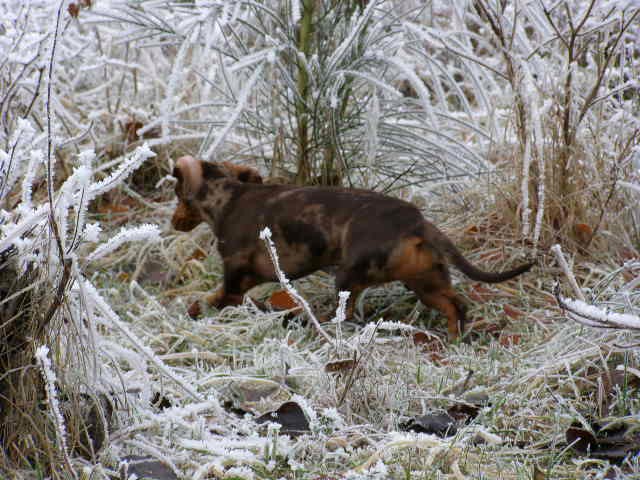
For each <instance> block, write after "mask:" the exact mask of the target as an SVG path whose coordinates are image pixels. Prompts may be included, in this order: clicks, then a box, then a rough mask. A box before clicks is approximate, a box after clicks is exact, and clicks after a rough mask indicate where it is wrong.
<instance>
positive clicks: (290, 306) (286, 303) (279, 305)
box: [269, 290, 302, 311]
mask: <svg viewBox="0 0 640 480" xmlns="http://www.w3.org/2000/svg"><path fill="white" fill-rule="evenodd" d="M269 304H270V305H271V307H272V308H273V309H275V310H297V311H302V309H301V308H300V307H299V306H298V304H297V303H296V301H295V300H294V299H293V297H292V296H291V295H290V294H289V293H288V292H287V291H286V290H278V291H275V292H273V293H272V294H271V296H270V297H269Z"/></svg>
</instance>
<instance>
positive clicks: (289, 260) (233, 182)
mask: <svg viewBox="0 0 640 480" xmlns="http://www.w3.org/2000/svg"><path fill="white" fill-rule="evenodd" d="M173 176H174V177H175V178H176V179H177V184H176V190H175V191H176V195H177V197H178V206H177V208H176V210H175V213H174V215H173V218H172V224H173V226H174V228H175V229H176V230H179V231H190V230H192V229H193V228H195V227H196V226H197V225H198V224H200V223H201V222H206V223H208V224H209V225H210V227H211V228H212V229H213V232H214V233H215V235H216V237H217V238H218V251H219V252H220V256H221V257H222V261H223V266H224V282H223V285H222V286H221V287H220V288H219V289H218V290H217V291H216V292H215V293H214V294H212V295H209V296H208V297H207V299H206V300H207V302H208V303H209V304H210V305H212V306H215V307H217V308H222V307H224V306H227V305H238V304H240V303H241V302H242V298H243V295H244V294H245V292H247V291H248V290H249V289H251V288H252V287H254V286H256V285H258V284H261V283H264V282H269V281H274V280H277V277H276V274H275V271H274V267H273V265H272V263H271V260H270V257H269V253H268V251H267V249H266V246H265V245H264V243H263V241H262V240H260V238H259V232H260V231H261V230H262V229H264V228H265V227H269V228H270V230H271V232H272V239H273V241H274V243H275V245H276V249H277V252H278V256H279V260H280V266H281V268H282V270H283V271H284V273H285V274H286V275H287V277H288V278H289V279H296V278H300V277H303V276H305V275H308V274H310V273H312V272H314V271H316V270H318V269H321V268H323V267H327V266H335V267H336V279H335V284H336V289H337V291H344V290H346V291H349V292H351V295H350V297H349V301H348V303H347V317H351V316H352V315H353V307H354V303H355V300H356V298H357V297H358V295H359V294H360V293H361V292H362V291H363V290H364V289H365V288H367V287H369V286H373V285H378V284H382V283H386V282H391V281H394V280H399V281H401V282H402V283H404V284H405V285H406V286H407V287H408V288H409V289H410V290H413V291H414V292H415V293H416V295H417V296H418V298H419V299H420V301H421V302H422V303H423V304H424V305H425V306H427V307H431V308H434V309H437V310H439V311H440V312H442V313H443V314H444V315H445V316H446V317H447V320H448V323H447V327H448V334H449V338H451V339H455V338H458V337H459V336H460V335H461V334H462V333H464V322H465V311H466V307H465V304H464V302H463V300H462V299H461V297H460V296H459V295H458V294H456V292H455V290H454V289H453V288H452V286H451V276H450V273H449V267H448V262H451V263H452V264H453V265H455V266H456V267H457V268H458V269H459V270H460V271H461V272H462V273H464V274H465V275H466V276H468V277H469V278H471V279H473V280H477V281H481V282H488V283H498V282H503V281H505V280H509V279H511V278H514V277H516V276H517V275H520V274H522V273H524V272H527V271H528V270H529V269H530V268H531V267H532V266H533V264H534V262H530V263H526V264H523V265H520V266H518V267H516V268H514V269H512V270H507V271H503V272H486V271H483V270H480V269H478V268H477V267H475V266H474V265H472V264H471V263H470V262H469V261H468V260H467V259H465V258H464V256H463V255H462V253H460V251H459V250H458V249H457V248H456V246H455V245H454V244H453V243H452V242H451V240H449V238H448V237H447V236H446V235H445V234H444V233H442V232H441V231H440V230H438V228H436V226H435V225H433V224H432V223H430V222H429V221H427V220H425V219H424V217H423V216H422V213H421V212H420V210H419V209H418V208H417V207H416V206H414V205H412V204H411V203H408V202H405V201H403V200H400V199H397V198H393V197H389V196H386V195H382V194H380V193H376V192H372V191H368V190H360V189H347V188H339V187H318V186H316V187H311V186H308V187H305V186H294V185H267V184H263V182H262V177H261V176H260V174H259V173H258V172H257V171H256V170H254V169H252V168H249V167H242V166H237V165H233V164H231V163H229V162H222V163H211V162H205V161H201V160H198V159H195V158H193V157H191V156H184V157H181V158H179V159H178V160H177V162H176V166H175V168H174V170H173Z"/></svg>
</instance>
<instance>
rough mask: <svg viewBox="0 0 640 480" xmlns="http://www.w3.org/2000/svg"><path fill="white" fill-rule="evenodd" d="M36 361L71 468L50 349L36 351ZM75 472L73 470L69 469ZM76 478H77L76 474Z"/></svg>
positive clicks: (60, 440)
mask: <svg viewBox="0 0 640 480" xmlns="http://www.w3.org/2000/svg"><path fill="white" fill-rule="evenodd" d="M36 360H37V362H38V365H40V369H41V371H42V377H43V378H44V383H45V389H46V391H47V402H48V403H49V408H50V409H51V416H52V417H53V424H54V425H55V429H56V435H57V440H58V442H59V444H58V447H59V449H60V452H61V453H62V456H63V458H64V460H65V463H66V464H67V466H68V467H70V466H71V461H70V460H69V452H68V448H67V432H66V428H65V424H64V418H63V417H62V413H61V412H60V403H59V401H58V391H57V389H56V374H55V373H54V372H53V369H52V367H51V360H50V359H49V347H47V346H46V345H42V346H41V347H38V349H37V350H36ZM69 470H70V471H72V472H73V469H71V468H69ZM74 478H77V476H76V475H75V474H74Z"/></svg>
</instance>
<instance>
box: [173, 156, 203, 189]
mask: <svg viewBox="0 0 640 480" xmlns="http://www.w3.org/2000/svg"><path fill="white" fill-rule="evenodd" d="M173 176H174V177H176V178H177V179H178V185H177V186H176V193H177V194H178V197H180V198H184V199H188V198H193V197H194V196H195V195H196V193H198V191H199V190H200V187H202V182H203V178H202V162H201V161H200V160H197V159H195V158H193V157H192V156H190V155H185V156H184V157H180V158H179V159H178V161H177V162H176V166H175V168H174V169H173Z"/></svg>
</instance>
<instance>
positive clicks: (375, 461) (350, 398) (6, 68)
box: [0, 0, 640, 479]
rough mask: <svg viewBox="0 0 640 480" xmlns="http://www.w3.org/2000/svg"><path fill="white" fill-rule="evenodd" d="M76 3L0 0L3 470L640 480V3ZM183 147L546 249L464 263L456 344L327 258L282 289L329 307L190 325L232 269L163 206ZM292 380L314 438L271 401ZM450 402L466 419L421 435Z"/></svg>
mask: <svg viewBox="0 0 640 480" xmlns="http://www.w3.org/2000/svg"><path fill="white" fill-rule="evenodd" d="M451 3H453V5H451ZM311 4H313V6H314V8H316V7H317V10H313V11H310V10H309V6H310V5H311ZM73 5H74V7H71V2H69V1H66V0H65V1H61V2H51V1H48V0H41V1H37V0H33V1H30V2H24V1H22V0H5V1H4V2H0V416H1V418H2V422H0V439H1V440H0V442H2V444H3V445H2V446H3V448H2V450H1V451H0V476H8V477H10V478H12V477H14V476H15V477H17V478H20V477H25V478H46V477H53V478H56V479H59V478H71V477H77V478H94V479H103V478H104V479H106V478H113V477H120V478H122V476H124V475H125V473H123V472H125V471H126V467H124V464H126V463H127V462H128V461H130V460H131V457H132V456H144V457H152V458H155V459H156V460H157V461H158V462H160V463H161V464H163V465H164V466H165V467H166V468H168V469H170V470H171V471H173V472H174V473H175V474H176V475H177V476H178V477H180V478H189V479H191V478H202V479H206V478H265V479H271V478H273V479H275V478H300V479H303V478H309V479H319V478H326V479H329V478H381V479H386V478H456V479H459V478H477V479H480V478H514V479H529V478H536V479H537V478H541V476H540V475H543V476H544V478H585V477H587V478H588V477H591V478H604V476H605V475H606V474H607V472H608V471H609V470H610V468H613V469H615V471H616V472H617V473H618V478H636V477H638V476H639V475H640V467H639V466H638V456H637V451H638V449H639V448H640V447H638V445H637V443H638V440H637V424H638V415H640V404H639V401H638V389H639V385H640V365H639V364H640V357H639V356H638V347H637V345H638V340H639V339H638V330H637V318H638V315H639V314H640V301H639V300H640V295H639V294H638V286H639V285H640V280H639V279H640V271H639V267H638V261H637V259H638V241H639V238H640V234H639V230H638V225H639V224H640V221H639V220H640V210H638V202H637V199H638V196H637V192H638V188H639V187H638V184H639V183H640V173H639V171H638V167H639V166H640V163H638V158H639V157H638V155H639V152H638V143H639V141H640V135H639V132H640V127H639V124H638V118H640V115H639V114H638V95H637V92H638V90H637V86H638V85H637V79H638V78H639V71H640V64H639V63H638V50H637V42H635V40H637V36H638V32H639V30H640V27H639V25H640V23H639V21H638V17H639V15H640V10H638V5H637V2H617V1H616V2H613V1H602V2H599V1H583V0H567V1H561V2H553V4H550V3H549V2H530V3H526V4H522V3H520V2H492V1H489V0H479V1H476V2H473V3H469V4H467V3H465V2H446V1H443V2H440V1H433V2H426V3H425V2H423V1H417V0H416V1H413V0H411V1H401V2H400V1H399V2H391V1H369V2H359V1H355V0H354V1H352V2H349V1H345V2H329V1H327V2H308V1H306V0H304V1H303V0H300V1H292V2H286V1H280V0H268V1H264V2H251V1H247V2H244V1H235V0H231V1H219V2H208V1H195V2H191V1H180V2H170V1H166V0H143V1H140V2H128V1H119V0H93V1H92V2H88V1H86V0H78V1H77V2H73ZM305 6H306V7H305ZM520 7H522V8H520ZM314 21H315V22H318V27H317V29H316V31H315V33H314V30H313V29H309V28H307V27H308V25H307V24H306V23H305V22H312V23H313V22H314ZM304 25H307V27H304ZM634 42H635V43H634ZM183 153H190V154H198V155H201V156H204V157H206V158H208V159H212V160H215V159H223V160H231V161H233V162H242V163H247V164H250V165H253V166H257V167H258V168H260V169H261V172H262V173H263V174H265V176H267V175H269V174H271V175H274V176H278V177H280V180H283V177H284V180H287V181H302V180H308V181H321V182H328V181H330V180H331V179H332V178H333V177H334V174H335V176H337V178H338V179H339V180H340V181H341V182H342V183H343V184H345V185H350V184H353V185H358V186H365V187H368V188H375V189H377V190H381V191H388V192H393V194H395V195H400V196H403V197H404V198H407V199H411V200H413V201H415V202H416V203H418V204H420V205H421V206H422V207H423V210H424V212H425V215H426V216H427V217H428V218H430V219H433V220H435V222H436V223H437V224H438V225H439V226H440V227H441V228H443V230H445V231H446V232H447V234H449V235H450V236H451V237H452V238H453V239H454V240H455V243H456V244H458V245H460V246H461V247H462V250H463V251H464V252H465V255H466V256H467V257H468V258H470V259H471V260H472V261H473V262H474V263H477V264H478V265H481V266H482V267H484V268H486V269H494V270H498V269H503V268H507V267H509V266H512V265H514V264H516V263H519V262H520V261H521V260H522V257H523V256H529V255H534V254H536V255H537V257H538V265H537V266H536V267H535V269H534V270H533V271H532V272H531V273H528V274H526V275H523V276H521V277H519V278H518V279H517V280H515V281H512V282H510V283H508V284H506V285H505V284H500V285H495V286H491V287H488V286H481V285H476V284H474V283H472V282H470V281H468V280H466V279H464V278H460V282H459V283H457V284H456V288H457V289H458V290H459V291H460V292H461V293H462V294H463V295H464V296H466V297H468V299H469V303H470V306H471V310H470V312H469V315H470V318H471V320H472V324H471V325H470V326H469V327H470V328H469V330H470V333H469V334H468V336H467V338H466V342H465V343H459V344H458V343H456V344H449V343H448V342H446V341H445V340H444V338H445V335H444V331H445V329H444V321H443V319H442V318H441V317H440V316H439V315H436V314H434V313H433V312H429V311H425V309H424V308H423V307H421V306H419V305H418V304H417V302H416V299H415V297H413V296H412V295H411V294H410V293H407V292H406V290H404V289H403V288H402V287H401V286H399V285H390V286H386V287H380V288H376V289H370V290H369V291H367V293H366V295H365V296H364V298H363V300H362V301H361V302H359V303H358V305H357V308H356V312H357V315H356V317H357V320H358V321H357V322H351V321H347V322H343V321H340V315H339V314H338V315H336V312H335V298H334V291H333V278H332V276H331V274H330V272H319V273H317V274H315V275H313V276H310V277H308V278H306V279H304V280H301V281H298V282H295V284H294V286H295V288H296V291H297V292H298V293H299V294H300V295H301V297H302V298H304V299H305V300H306V301H307V302H308V304H309V309H310V310H311V311H312V312H313V313H314V314H315V315H316V317H317V319H323V318H332V317H334V316H336V317H337V321H334V322H324V323H322V324H321V325H320V326H318V325H315V324H314V323H313V322H311V321H309V319H308V318H306V317H304V316H303V317H301V318H297V319H292V318H289V316H287V315H286V314H285V313H283V312H263V311H261V310H259V309H257V308H256V307H255V305H253V304H252V302H251V301H250V300H249V299H247V301H246V303H245V304H244V305H243V306H241V307H237V308H227V309H225V310H223V311H216V310H213V309H205V310H204V312H203V316H202V318H199V319H197V320H192V319H191V318H189V317H188V315H187V309H188V307H189V306H190V305H191V303H192V302H193V301H194V300H198V299H201V298H202V297H203V296H204V295H205V294H206V293H209V292H210V291H211V290H213V289H214V288H215V287H217V286H218V285H219V283H220V281H221V275H222V268H221V265H220V262H219V258H218V257H217V255H216V254H215V238H214V237H213V236H212V234H211V232H210V231H209V229H208V228H207V227H206V226H204V225H203V226H200V227H198V228H197V229H195V230H194V231H192V232H189V233H186V234H184V233H177V232H175V231H174V230H173V229H172V228H171V226H170V223H169V219H170V216H171V214H172V210H173V208H174V207H175V198H174V195H173V192H172V188H173V184H172V181H171V179H170V178H168V177H167V174H168V173H170V172H171V168H172V166H173V160H174V159H175V158H177V157H178V156H179V155H180V154H183ZM556 243H560V244H562V249H561V250H560V249H558V248H555V247H554V248H553V249H552V247H553V245H554V244H556ZM562 252H563V253H562ZM563 260H564V261H563ZM556 282H558V283H559V285H560V289H559V290H558V291H556V290H555V288H554V285H556ZM276 288H278V287H277V286H275V285H273V284H272V285H265V286H260V287H258V288H256V289H254V291H252V295H253V296H254V297H255V298H256V299H258V300H264V299H265V298H267V297H268V296H269V294H270V293H271V292H272V291H273V290H274V289H276ZM557 300H560V302H561V305H562V307H563V308H564V309H566V311H562V309H560V308H558V302H557ZM573 320H575V322H574V321H573ZM580 322H581V323H580ZM594 327H607V328H605V329H595V328H594ZM318 328H321V329H322V330H323V332H324V333H325V334H326V338H325V336H323V335H322V334H320V333H319V332H318ZM327 338H328V339H330V340H331V341H327ZM338 361H342V362H343V363H336V362H338ZM289 400H290V401H293V402H296V403H297V404H298V405H300V406H301V407H302V409H303V410H304V412H305V417H306V419H307V420H308V422H309V424H310V432H309V433H308V434H306V435H302V436H298V437H289V436H288V435H286V434H284V433H282V432H281V431H280V430H281V429H278V428H277V427H274V426H273V425H271V426H268V425H264V424H258V423H256V422H255V421H254V420H255V418H256V417H257V416H258V415H260V414H263V413H266V412H269V411H273V410H275V409H276V408H278V407H279V406H280V405H281V404H282V403H283V402H285V401H289ZM447 410H449V411H452V412H458V413H459V412H463V413H464V412H469V411H472V412H476V411H477V415H475V413H474V415H475V416H473V415H472V416H473V418H472V419H471V421H470V423H468V424H466V425H464V424H463V422H459V424H458V431H457V433H456V435H454V436H452V437H448V438H440V437H436V436H431V435H425V434H418V433H410V432H406V431H404V429H403V425H405V424H406V422H407V420H409V419H411V418H413V417H415V416H416V415H422V414H426V413H429V412H432V411H435V412H440V411H447ZM598 425H600V426H602V425H608V429H609V431H610V432H614V433H617V432H618V430H616V428H617V427H616V425H625V426H626V427H628V429H627V431H626V437H624V439H623V440H622V441H623V442H626V445H629V444H631V445H635V447H633V449H632V450H631V452H630V454H629V457H628V458H627V459H626V460H624V461H623V460H621V459H620V458H619V457H620V455H619V448H618V453H616V452H615V451H614V450H615V448H616V447H620V444H616V443H615V440H616V438H615V435H614V434H612V435H609V436H607V435H606V434H604V433H602V432H596V431H594V430H597V429H598V428H600V426H598ZM569 427H572V429H573V432H575V430H576V429H578V430H582V431H583V435H585V433H584V431H586V432H587V433H586V434H589V435H591V434H594V435H595V436H596V437H597V439H598V442H597V443H598V445H597V448H599V449H600V452H599V453H598V452H587V448H586V447H584V446H580V445H578V451H576V450H575V449H573V448H571V445H570V444H571V443H572V441H573V440H574V439H575V436H572V435H574V434H573V433H571V431H569V430H568V429H569ZM605 430H607V429H605ZM567 432H569V433H567ZM605 437H606V438H605ZM611 437H613V438H611ZM605 440H606V441H605ZM607 441H609V442H610V443H607ZM611 442H613V443H611ZM634 442H636V443H635V444H634ZM594 444H595V440H594ZM594 448H596V447H594V445H592V446H591V447H590V449H591V450H593V449H594ZM598 455H600V457H598ZM607 455H608V456H609V457H615V458H612V460H611V463H612V464H613V466H612V467H610V466H609V463H608V462H607V460H605V459H603V458H602V457H603V456H604V457H606V456H607ZM132 468H133V467H132ZM609 473H610V472H609Z"/></svg>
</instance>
